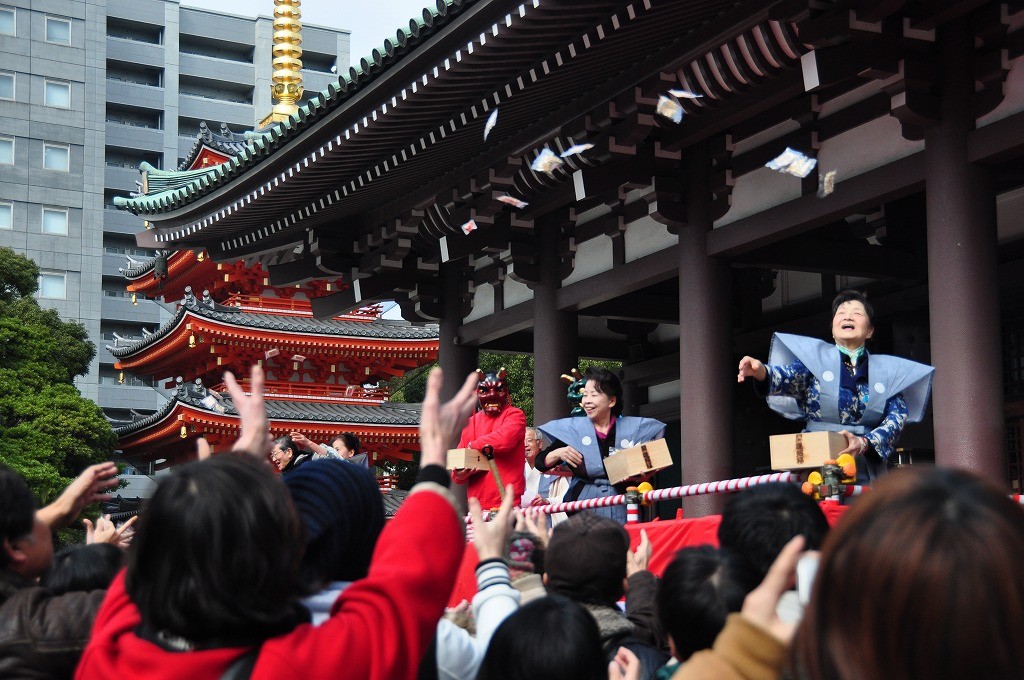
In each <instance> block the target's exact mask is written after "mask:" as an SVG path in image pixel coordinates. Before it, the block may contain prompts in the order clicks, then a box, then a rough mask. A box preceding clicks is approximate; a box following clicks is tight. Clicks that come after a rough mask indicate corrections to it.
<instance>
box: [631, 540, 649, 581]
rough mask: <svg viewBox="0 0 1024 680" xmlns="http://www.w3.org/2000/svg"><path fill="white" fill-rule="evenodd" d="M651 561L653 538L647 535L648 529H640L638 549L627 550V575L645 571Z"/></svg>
mask: <svg viewBox="0 0 1024 680" xmlns="http://www.w3.org/2000/svg"><path fill="white" fill-rule="evenodd" d="M650 561H651V539H649V538H648V537H647V530H646V529H641V530H640V543H639V545H637V546H636V550H629V549H627V550H626V576H632V575H633V574H635V573H637V572H640V571H644V570H645V569H647V564H648V563H649V562H650Z"/></svg>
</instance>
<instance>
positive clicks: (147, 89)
mask: <svg viewBox="0 0 1024 680" xmlns="http://www.w3.org/2000/svg"><path fill="white" fill-rule="evenodd" d="M107 101H108V102H110V103H112V104H125V105H128V106H135V107H141V108H146V109H152V110H153V111H163V110H164V88H162V87H155V86H153V85H143V84H142V83H133V82H130V81H127V80H115V79H113V78H107Z"/></svg>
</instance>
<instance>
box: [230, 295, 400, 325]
mask: <svg viewBox="0 0 1024 680" xmlns="http://www.w3.org/2000/svg"><path fill="white" fill-rule="evenodd" d="M224 304H225V305H228V306H230V307H238V308H239V309H242V310H245V311H246V312H251V313H253V314H295V315H298V316H313V312H312V310H311V309H310V306H309V300H307V299H305V298H277V297H261V296H259V295H243V294H240V293H233V294H232V295H230V296H228V298H227V299H226V300H224ZM383 311H384V308H383V306H382V305H379V304H378V305H368V306H366V307H360V308H359V309H354V310H352V311H351V312H349V313H348V314H343V315H341V316H338V317H335V318H336V319H343V320H345V321H373V320H374V319H376V318H377V317H378V316H380V314H381V313H382V312H383Z"/></svg>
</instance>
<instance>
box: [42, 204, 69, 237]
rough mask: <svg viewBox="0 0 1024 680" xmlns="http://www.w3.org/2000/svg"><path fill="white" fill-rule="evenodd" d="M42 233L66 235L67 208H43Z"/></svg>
mask: <svg viewBox="0 0 1024 680" xmlns="http://www.w3.org/2000/svg"><path fill="white" fill-rule="evenodd" d="M43 233H44V234H53V235H55V236H67V235H68V210H67V208H43Z"/></svg>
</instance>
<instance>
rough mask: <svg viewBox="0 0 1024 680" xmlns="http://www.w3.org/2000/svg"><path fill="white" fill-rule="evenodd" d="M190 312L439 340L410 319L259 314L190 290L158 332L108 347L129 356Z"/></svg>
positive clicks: (295, 329) (264, 325) (331, 331)
mask: <svg viewBox="0 0 1024 680" xmlns="http://www.w3.org/2000/svg"><path fill="white" fill-rule="evenodd" d="M186 315H192V316H197V317H201V318H204V319H209V320H211V321H214V322H221V323H225V324H230V325H232V326H238V327H242V328H251V329H253V330H254V331H262V332H277V333H283V334H289V333H293V334H304V335H320V336H330V337H337V338H358V339H368V340H396V341H406V340H408V341H416V340H436V339H437V338H438V331H437V327H436V326H434V325H412V324H410V323H409V322H407V321H391V320H386V319H374V320H373V321H369V322H366V321H343V320H336V319H329V320H317V319H313V318H311V317H303V316H293V315H284V314H256V313H249V312H244V311H241V310H238V309H236V308H234V307H229V306H226V305H221V304H218V303H216V302H213V301H212V300H209V299H206V300H200V299H199V298H196V297H195V296H194V295H191V294H190V293H189V294H187V295H186V297H185V299H184V300H182V302H181V305H180V306H179V307H178V311H177V313H175V315H174V316H173V317H171V319H170V320H169V321H167V322H166V323H165V324H163V325H162V326H161V327H160V328H158V329H157V330H156V331H155V332H153V333H150V334H149V335H145V336H143V337H142V338H138V339H135V340H132V341H129V342H128V343H127V344H124V345H121V344H120V343H119V342H117V343H115V344H114V345H107V349H108V350H110V353H111V354H113V355H114V356H115V357H117V358H118V359H121V358H125V357H129V356H131V355H133V354H136V353H138V352H139V351H141V350H143V349H145V348H147V347H150V346H151V345H154V344H156V343H157V342H159V341H160V339H161V338H163V337H165V336H167V335H168V334H169V333H171V332H172V331H173V330H174V329H175V328H177V327H179V326H180V325H181V323H182V321H183V320H184V319H185V316H186Z"/></svg>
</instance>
